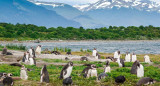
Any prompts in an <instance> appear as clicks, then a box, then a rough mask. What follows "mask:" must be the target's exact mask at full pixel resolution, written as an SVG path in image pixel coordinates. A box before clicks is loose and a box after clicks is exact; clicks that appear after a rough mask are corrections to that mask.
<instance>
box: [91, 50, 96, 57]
mask: <svg viewBox="0 0 160 86" xmlns="http://www.w3.org/2000/svg"><path fill="white" fill-rule="evenodd" d="M96 54H97V50H96V48H94V49H93V51H92V56H94V57H96V56H97V55H96Z"/></svg>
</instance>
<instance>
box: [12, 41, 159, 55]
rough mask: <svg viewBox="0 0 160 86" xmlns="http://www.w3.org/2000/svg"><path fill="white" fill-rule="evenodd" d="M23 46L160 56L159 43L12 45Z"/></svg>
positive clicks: (91, 42) (96, 42)
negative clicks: (118, 51)
mask: <svg viewBox="0 0 160 86" xmlns="http://www.w3.org/2000/svg"><path fill="white" fill-rule="evenodd" d="M13 44H18V45H19V44H23V45H25V46H27V48H29V47H31V46H33V47H36V46H37V45H42V50H44V49H45V48H48V49H50V50H53V49H54V48H55V47H58V48H65V47H67V48H70V49H72V51H80V49H81V48H82V49H83V50H87V49H90V50H92V49H93V48H97V50H98V51H99V52H105V53H113V52H115V51H116V50H120V51H121V53H125V52H126V51H129V52H131V53H132V52H135V53H136V54H160V41H83V42H43V43H13Z"/></svg>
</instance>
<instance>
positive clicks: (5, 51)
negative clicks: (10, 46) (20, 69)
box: [2, 47, 7, 55]
mask: <svg viewBox="0 0 160 86" xmlns="http://www.w3.org/2000/svg"><path fill="white" fill-rule="evenodd" d="M2 55H7V48H6V47H4V48H3V50H2Z"/></svg>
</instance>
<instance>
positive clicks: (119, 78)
mask: <svg viewBox="0 0 160 86" xmlns="http://www.w3.org/2000/svg"><path fill="white" fill-rule="evenodd" d="M125 81H126V78H125V76H118V77H116V78H115V82H116V83H124V82H125Z"/></svg>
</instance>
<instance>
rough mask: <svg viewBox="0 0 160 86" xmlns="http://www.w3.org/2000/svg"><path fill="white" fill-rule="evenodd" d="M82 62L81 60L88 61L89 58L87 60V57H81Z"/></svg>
mask: <svg viewBox="0 0 160 86" xmlns="http://www.w3.org/2000/svg"><path fill="white" fill-rule="evenodd" d="M80 60H81V61H88V58H87V57H81V59H80Z"/></svg>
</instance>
